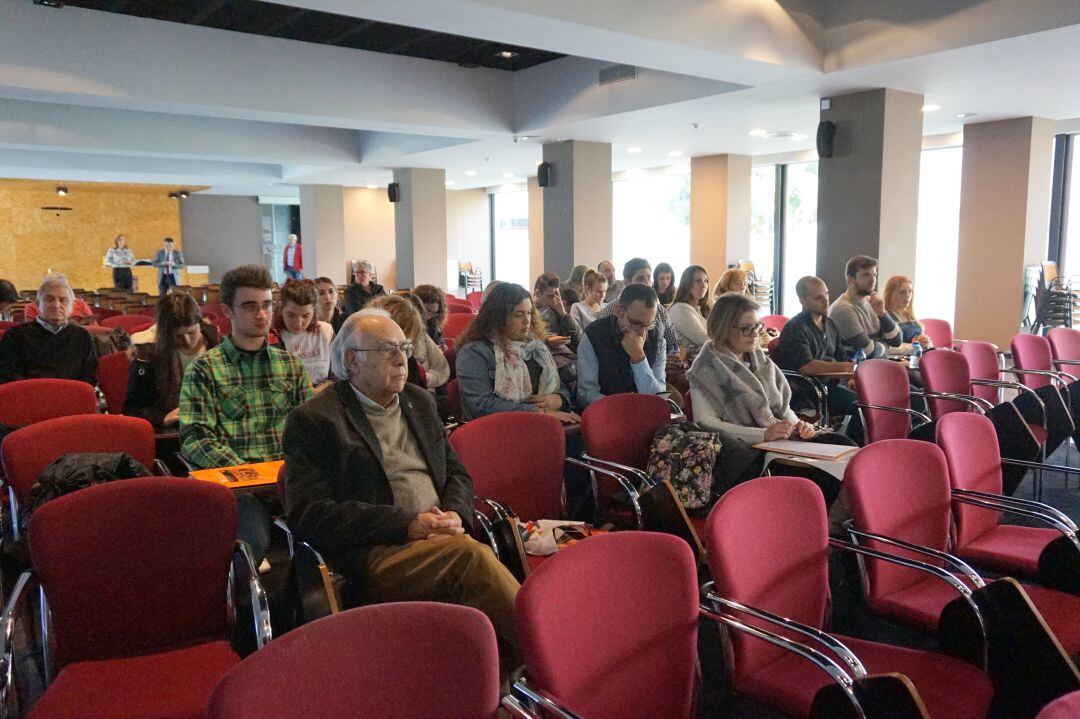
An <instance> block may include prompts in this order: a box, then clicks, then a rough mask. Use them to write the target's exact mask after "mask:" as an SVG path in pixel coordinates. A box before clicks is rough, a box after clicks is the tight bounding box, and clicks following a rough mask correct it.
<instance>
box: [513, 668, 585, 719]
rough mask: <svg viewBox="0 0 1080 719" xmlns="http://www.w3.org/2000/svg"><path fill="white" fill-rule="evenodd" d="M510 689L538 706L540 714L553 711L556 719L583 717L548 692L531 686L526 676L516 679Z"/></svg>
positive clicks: (578, 718)
mask: <svg viewBox="0 0 1080 719" xmlns="http://www.w3.org/2000/svg"><path fill="white" fill-rule="evenodd" d="M510 690H511V691H512V692H517V693H518V694H520V695H521V696H522V698H523V699H524V700H525V701H527V702H528V703H529V704H530V705H532V706H534V707H537V711H538V713H539V715H540V716H547V715H548V714H549V713H551V714H553V715H554V716H555V718H556V719H583V717H581V716H580V715H578V714H575V713H574V712H572V711H570V710H569V709H567V708H566V707H564V706H562V705H561V704H559V702H558V701H556V700H555V699H554V698H553V697H551V696H549V695H548V694H547V692H544V691H541V690H539V689H534V688H533V687H531V686H530V685H529V683H528V681H527V680H526V679H525V678H524V677H520V678H518V679H517V680H515V681H514V683H513V684H511V685H510ZM539 707H543V709H542V710H541V709H539Z"/></svg>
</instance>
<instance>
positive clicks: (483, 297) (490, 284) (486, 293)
mask: <svg viewBox="0 0 1080 719" xmlns="http://www.w3.org/2000/svg"><path fill="white" fill-rule="evenodd" d="M501 284H502V281H501V280H492V281H491V282H488V283H487V287H485V288H484V291H483V292H482V293H481V294H480V304H481V305H483V304H484V302H486V301H487V298H488V297H490V296H491V293H492V292H494V291H495V288H496V287H498V286H499V285H501Z"/></svg>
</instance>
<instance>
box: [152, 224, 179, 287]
mask: <svg viewBox="0 0 1080 719" xmlns="http://www.w3.org/2000/svg"><path fill="white" fill-rule="evenodd" d="M150 264H152V265H153V266H154V267H156V268H157V276H158V279H157V281H158V292H159V293H160V294H161V296H162V297H164V296H165V295H167V294H168V293H169V288H170V287H176V285H177V284H179V283H178V282H177V275H176V272H177V270H179V269H180V268H181V267H183V266H184V255H183V254H182V253H181V252H180V250H178V249H176V246H175V243H174V242H173V238H171V237H166V238H165V242H164V244H163V246H162V248H161V249H160V250H158V251H157V253H156V254H155V255H154V260H153V261H152V262H151V263H150Z"/></svg>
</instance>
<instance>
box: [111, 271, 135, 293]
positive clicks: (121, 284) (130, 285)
mask: <svg viewBox="0 0 1080 719" xmlns="http://www.w3.org/2000/svg"><path fill="white" fill-rule="evenodd" d="M112 283H113V287H114V288H116V289H118V290H130V289H134V287H135V284H134V281H133V279H132V277H131V268H130V267H114V268H113V271H112Z"/></svg>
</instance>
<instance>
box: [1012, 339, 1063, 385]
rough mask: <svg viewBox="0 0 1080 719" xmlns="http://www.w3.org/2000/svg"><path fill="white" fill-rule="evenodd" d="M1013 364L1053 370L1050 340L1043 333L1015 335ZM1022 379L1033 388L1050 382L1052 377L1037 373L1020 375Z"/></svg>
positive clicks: (1013, 340) (1025, 367) (1021, 366)
mask: <svg viewBox="0 0 1080 719" xmlns="http://www.w3.org/2000/svg"><path fill="white" fill-rule="evenodd" d="M1009 345H1010V347H1011V348H1012V356H1013V364H1014V365H1015V366H1016V367H1020V368H1022V369H1038V370H1052V369H1054V362H1053V359H1054V355H1053V353H1052V352H1051V351H1050V340H1048V339H1046V338H1045V337H1043V336H1042V335H1026V334H1018V335H1014V336H1013V338H1012V342H1010V343H1009ZM1018 376H1019V377H1020V381H1021V382H1022V383H1023V384H1025V385H1027V386H1028V387H1030V388H1031V389H1038V388H1039V387H1044V386H1046V385H1048V384H1050V378H1049V377H1046V376H1044V375H1037V374H1021V375H1018Z"/></svg>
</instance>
